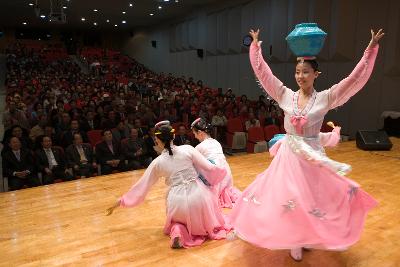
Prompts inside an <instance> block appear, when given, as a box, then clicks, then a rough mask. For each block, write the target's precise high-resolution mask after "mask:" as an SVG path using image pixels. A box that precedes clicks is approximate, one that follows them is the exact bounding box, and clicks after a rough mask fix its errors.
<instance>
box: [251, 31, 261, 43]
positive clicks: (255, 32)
mask: <svg viewBox="0 0 400 267" xmlns="http://www.w3.org/2000/svg"><path fill="white" fill-rule="evenodd" d="M249 33H250V35H251V37H252V38H253V42H254V43H257V42H258V34H259V33H260V29H257V31H254V30H253V29H251V30H250V32H249Z"/></svg>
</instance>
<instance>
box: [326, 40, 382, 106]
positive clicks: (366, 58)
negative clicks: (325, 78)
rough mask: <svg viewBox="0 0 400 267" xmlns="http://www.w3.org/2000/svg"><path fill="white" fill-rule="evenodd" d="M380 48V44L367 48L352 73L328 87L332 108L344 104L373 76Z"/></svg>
mask: <svg viewBox="0 0 400 267" xmlns="http://www.w3.org/2000/svg"><path fill="white" fill-rule="evenodd" d="M378 50H379V45H376V46H375V47H373V48H370V49H366V50H365V52H364V55H363V57H362V58H361V60H360V62H358V64H357V66H356V67H355V68H354V70H353V71H352V72H351V74H350V75H349V76H348V77H347V78H345V79H343V80H341V81H340V82H339V83H338V84H335V85H333V86H332V87H331V88H330V89H328V91H329V92H328V94H329V108H330V109H333V108H336V107H338V106H341V105H343V104H344V103H346V102H347V101H348V100H349V99H350V97H352V96H354V95H355V94H356V93H357V92H358V91H360V90H361V89H362V88H363V87H364V85H365V84H366V83H367V81H368V79H369V77H370V76H371V73H372V70H373V68H374V64H375V59H376V56H377V54H378Z"/></svg>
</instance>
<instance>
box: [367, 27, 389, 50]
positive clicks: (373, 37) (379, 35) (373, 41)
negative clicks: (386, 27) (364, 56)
mask: <svg viewBox="0 0 400 267" xmlns="http://www.w3.org/2000/svg"><path fill="white" fill-rule="evenodd" d="M384 35H385V33H384V32H383V30H382V29H380V30H379V31H378V32H377V33H375V32H374V30H372V29H371V41H370V42H369V45H368V48H373V47H375V46H376V45H377V44H378V42H379V40H380V39H381V38H382V37H383V36H384Z"/></svg>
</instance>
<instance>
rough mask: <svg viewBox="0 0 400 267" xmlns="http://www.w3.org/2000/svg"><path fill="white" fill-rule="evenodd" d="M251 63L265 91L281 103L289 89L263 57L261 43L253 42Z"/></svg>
mask: <svg viewBox="0 0 400 267" xmlns="http://www.w3.org/2000/svg"><path fill="white" fill-rule="evenodd" d="M250 63H251V66H252V67H253V70H254V73H255V75H256V77H257V79H258V80H259V82H260V83H261V85H262V87H263V88H264V90H265V91H266V92H267V94H268V95H270V96H271V97H272V98H273V99H274V100H275V101H277V102H278V103H279V102H280V101H281V97H282V95H283V93H284V92H285V90H289V89H288V88H286V87H285V86H284V85H283V83H282V82H281V81H280V80H279V79H278V78H277V77H275V76H274V75H273V74H272V71H271V69H270V67H269V66H268V64H267V63H266V62H265V60H264V58H263V56H262V51H261V42H258V43H257V44H256V43H254V42H253V43H252V44H251V46H250Z"/></svg>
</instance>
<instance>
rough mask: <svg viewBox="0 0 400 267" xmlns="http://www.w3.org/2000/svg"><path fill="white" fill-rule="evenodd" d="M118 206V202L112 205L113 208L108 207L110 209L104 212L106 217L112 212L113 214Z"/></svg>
mask: <svg viewBox="0 0 400 267" xmlns="http://www.w3.org/2000/svg"><path fill="white" fill-rule="evenodd" d="M119 205H120V202H119V200H118V201H117V202H116V203H115V204H114V206H112V207H110V208H108V209H107V210H106V216H110V215H111V214H112V213H113V212H114V210H115V209H116V208H118V207H119Z"/></svg>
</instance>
